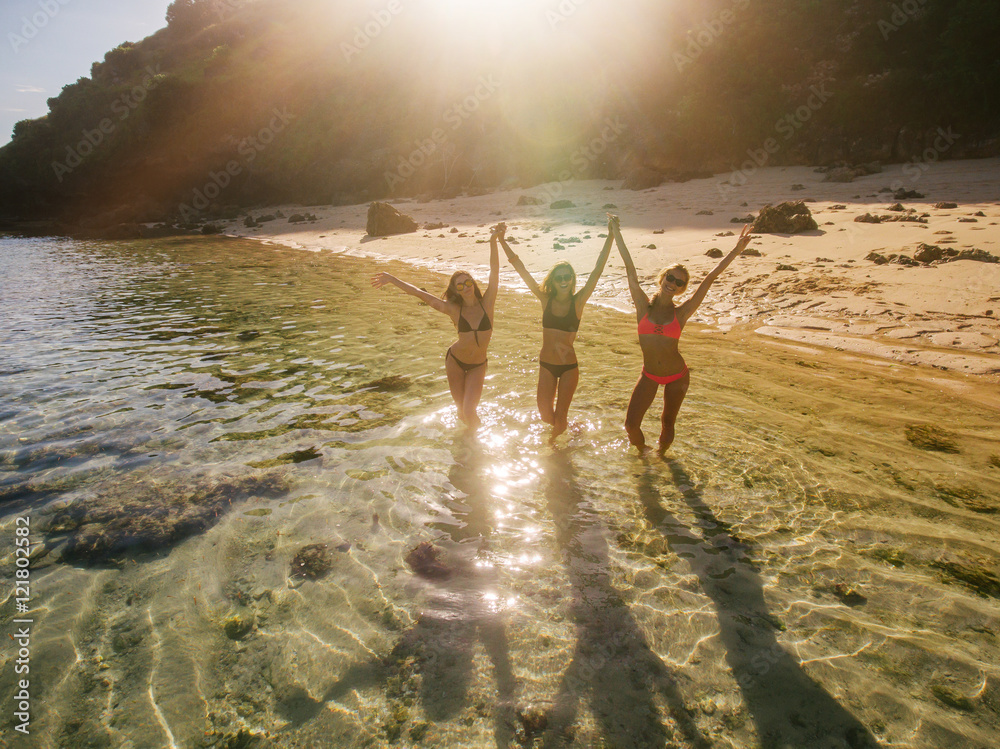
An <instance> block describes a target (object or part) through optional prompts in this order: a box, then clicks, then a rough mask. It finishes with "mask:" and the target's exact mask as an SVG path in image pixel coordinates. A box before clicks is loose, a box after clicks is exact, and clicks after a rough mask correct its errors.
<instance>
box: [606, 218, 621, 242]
mask: <svg viewBox="0 0 1000 749" xmlns="http://www.w3.org/2000/svg"><path fill="white" fill-rule="evenodd" d="M621 230H622V227H621V222H620V220H619V218H618V216H616V215H615V214H614V213H609V214H608V236H611V237H615V238H617V237H619V236H621Z"/></svg>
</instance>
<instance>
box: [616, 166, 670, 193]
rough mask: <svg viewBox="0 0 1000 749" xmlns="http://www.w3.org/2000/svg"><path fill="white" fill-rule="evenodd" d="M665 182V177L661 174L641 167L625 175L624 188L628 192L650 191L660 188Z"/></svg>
mask: <svg viewBox="0 0 1000 749" xmlns="http://www.w3.org/2000/svg"><path fill="white" fill-rule="evenodd" d="M664 180H665V177H664V176H663V174H662V173H661V172H658V171H656V170H655V169H650V168H648V167H645V166H640V167H637V168H636V169H633V170H632V171H631V172H629V173H628V174H627V175H625V183H624V184H623V185H622V187H624V188H625V189H626V190H648V189H649V188H651V187H659V186H660V185H662V184H663V182H664Z"/></svg>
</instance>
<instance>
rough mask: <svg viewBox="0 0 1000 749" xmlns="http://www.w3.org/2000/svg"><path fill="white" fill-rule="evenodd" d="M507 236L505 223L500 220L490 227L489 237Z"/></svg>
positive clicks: (503, 237) (502, 237)
mask: <svg viewBox="0 0 1000 749" xmlns="http://www.w3.org/2000/svg"><path fill="white" fill-rule="evenodd" d="M506 238H507V224H505V223H504V222H503V221H501V222H500V223H499V224H497V225H496V226H494V227H492V228H491V229H490V239H506Z"/></svg>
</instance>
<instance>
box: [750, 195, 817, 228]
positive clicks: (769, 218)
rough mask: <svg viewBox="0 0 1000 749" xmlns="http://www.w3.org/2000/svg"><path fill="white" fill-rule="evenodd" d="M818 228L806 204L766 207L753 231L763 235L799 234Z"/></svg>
mask: <svg viewBox="0 0 1000 749" xmlns="http://www.w3.org/2000/svg"><path fill="white" fill-rule="evenodd" d="M818 228H819V227H818V226H817V225H816V220H815V219H813V217H812V212H811V211H810V210H809V208H808V207H807V206H806V204H805V203H780V204H778V205H776V206H769V205H766V206H764V207H763V208H761V209H760V215H759V216H758V217H757V220H756V221H755V222H754V224H753V230H754V231H755V232H758V233H763V234H797V233H799V232H803V231H813V230H815V229H818Z"/></svg>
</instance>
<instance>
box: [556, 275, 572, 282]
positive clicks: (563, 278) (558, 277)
mask: <svg viewBox="0 0 1000 749" xmlns="http://www.w3.org/2000/svg"><path fill="white" fill-rule="evenodd" d="M552 280H553V281H555V282H556V283H563V282H564V281H572V280H573V274H572V273H567V274H566V275H563V274H562V273H558V274H556V275H554V276H552Z"/></svg>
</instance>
